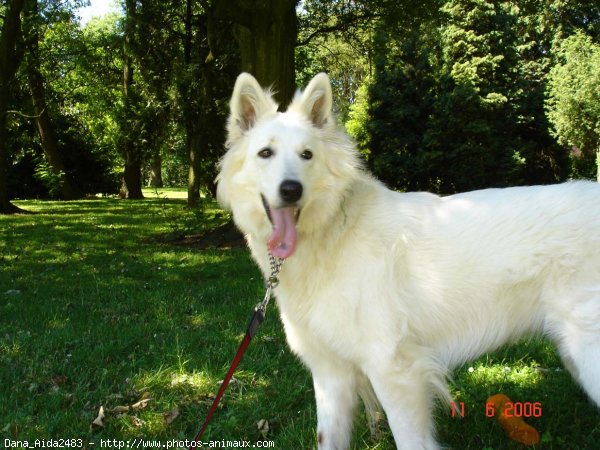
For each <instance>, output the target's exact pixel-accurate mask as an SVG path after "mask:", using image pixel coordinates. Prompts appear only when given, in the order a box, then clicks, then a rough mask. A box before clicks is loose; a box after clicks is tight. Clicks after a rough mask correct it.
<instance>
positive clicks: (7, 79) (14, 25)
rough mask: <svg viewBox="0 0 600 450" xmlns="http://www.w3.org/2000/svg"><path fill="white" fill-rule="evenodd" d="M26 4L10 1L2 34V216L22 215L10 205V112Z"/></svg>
mask: <svg viewBox="0 0 600 450" xmlns="http://www.w3.org/2000/svg"><path fill="white" fill-rule="evenodd" d="M24 3H25V2H24V0H9V1H8V2H7V3H6V6H5V8H6V9H5V10H4V20H3V22H2V30H1V33H2V34H0V214H11V213H15V212H19V211H21V210H20V209H19V208H18V207H16V206H15V205H13V204H12V203H11V202H10V194H9V192H8V169H9V167H10V152H9V148H8V143H7V138H8V117H7V114H8V108H9V99H10V84H11V82H12V81H13V79H14V76H15V73H16V71H17V69H18V67H19V64H20V63H21V59H22V56H23V54H22V51H21V49H20V48H19V45H18V42H19V37H20V34H21V11H22V10H23V5H24Z"/></svg>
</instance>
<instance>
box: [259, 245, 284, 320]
mask: <svg viewBox="0 0 600 450" xmlns="http://www.w3.org/2000/svg"><path fill="white" fill-rule="evenodd" d="M283 261H285V260H284V259H282V258H275V257H274V256H273V255H272V254H271V253H269V262H270V264H271V274H270V275H269V277H268V278H267V279H266V280H265V285H266V291H265V297H264V299H263V301H262V302H260V303H259V304H258V305H256V308H254V310H255V311H258V310H260V311H262V313H263V314H264V313H265V312H266V311H267V306H268V305H269V301H270V300H271V297H272V296H273V289H275V288H276V287H277V285H278V284H279V278H278V277H277V276H278V275H279V272H280V271H281V266H282V265H283Z"/></svg>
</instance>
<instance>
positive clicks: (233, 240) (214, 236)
mask: <svg viewBox="0 0 600 450" xmlns="http://www.w3.org/2000/svg"><path fill="white" fill-rule="evenodd" d="M169 243H170V244H172V245H177V246H181V247H192V248H199V249H202V250H204V249H211V248H218V249H231V248H240V247H245V246H246V239H244V236H243V235H242V233H240V232H239V230H238V229H237V228H236V227H235V225H234V224H233V222H228V223H226V224H225V225H221V226H219V227H217V228H214V229H212V230H208V231H206V232H204V233H199V234H189V235H183V236H178V237H177V238H175V239H173V240H171V241H170V242H169Z"/></svg>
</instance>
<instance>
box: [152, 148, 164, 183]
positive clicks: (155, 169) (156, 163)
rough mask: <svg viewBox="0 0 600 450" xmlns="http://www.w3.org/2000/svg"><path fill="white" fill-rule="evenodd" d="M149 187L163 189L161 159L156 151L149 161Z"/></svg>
mask: <svg viewBox="0 0 600 450" xmlns="http://www.w3.org/2000/svg"><path fill="white" fill-rule="evenodd" d="M150 186H151V187H153V188H161V187H163V179H162V158H161V157H160V152H159V151H157V152H156V154H155V155H154V156H153V157H152V160H151V161H150Z"/></svg>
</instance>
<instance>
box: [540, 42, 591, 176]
mask: <svg viewBox="0 0 600 450" xmlns="http://www.w3.org/2000/svg"><path fill="white" fill-rule="evenodd" d="M557 54H558V62H557V64H556V65H555V66H554V67H553V68H552V70H551V71H550V79H549V83H548V101H547V104H546V106H547V112H548V117H549V119H550V121H551V123H552V126H553V132H554V134H555V136H556V137H557V138H558V140H559V142H560V143H561V144H563V145H568V146H570V147H572V148H573V150H574V151H575V152H581V153H582V155H583V156H584V157H585V158H587V159H588V160H593V158H594V157H595V160H596V178H597V180H598V181H599V182H600V90H599V88H598V86H600V45H598V44H595V43H594V42H593V41H592V39H591V37H589V36H587V35H586V34H584V33H583V32H577V33H575V34H574V35H572V36H570V37H568V38H566V39H565V40H564V41H562V42H561V44H560V47H559V48H558V51H557ZM587 175H588V176H591V175H592V174H591V173H587Z"/></svg>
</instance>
